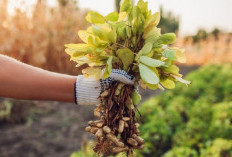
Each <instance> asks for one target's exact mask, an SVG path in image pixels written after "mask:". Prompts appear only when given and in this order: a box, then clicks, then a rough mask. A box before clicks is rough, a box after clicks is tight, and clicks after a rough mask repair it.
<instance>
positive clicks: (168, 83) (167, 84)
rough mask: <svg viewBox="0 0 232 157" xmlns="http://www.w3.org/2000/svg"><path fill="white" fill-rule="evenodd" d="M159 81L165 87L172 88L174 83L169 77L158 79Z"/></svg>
mask: <svg viewBox="0 0 232 157" xmlns="http://www.w3.org/2000/svg"><path fill="white" fill-rule="evenodd" d="M160 83H161V84H162V85H163V86H164V87H165V88H167V89H173V88H175V83H174V81H172V80H170V79H164V80H160Z"/></svg>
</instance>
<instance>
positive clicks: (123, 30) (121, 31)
mask: <svg viewBox="0 0 232 157" xmlns="http://www.w3.org/2000/svg"><path fill="white" fill-rule="evenodd" d="M117 34H118V35H119V37H121V38H122V39H123V40H125V39H126V36H127V33H126V27H119V28H118V29H117Z"/></svg>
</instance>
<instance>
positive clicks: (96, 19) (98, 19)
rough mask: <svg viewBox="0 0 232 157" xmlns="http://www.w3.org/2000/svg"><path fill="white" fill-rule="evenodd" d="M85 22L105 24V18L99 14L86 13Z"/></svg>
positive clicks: (94, 12)
mask: <svg viewBox="0 0 232 157" xmlns="http://www.w3.org/2000/svg"><path fill="white" fill-rule="evenodd" d="M86 20H87V21H88V22H90V23H94V24H96V23H105V18H104V16H102V15H101V14H99V13H98V12H96V11H90V12H88V14H87V16H86Z"/></svg>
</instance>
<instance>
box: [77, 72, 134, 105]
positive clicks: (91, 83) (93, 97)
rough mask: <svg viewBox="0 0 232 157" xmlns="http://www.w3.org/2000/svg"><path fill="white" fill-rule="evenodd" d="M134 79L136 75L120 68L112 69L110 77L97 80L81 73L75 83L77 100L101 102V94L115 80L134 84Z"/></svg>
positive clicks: (78, 101) (89, 102)
mask: <svg viewBox="0 0 232 157" xmlns="http://www.w3.org/2000/svg"><path fill="white" fill-rule="evenodd" d="M134 80H135V79H134V76H132V75H129V74H127V73H126V72H125V71H123V70H119V69H112V72H111V75H110V77H108V78H107V79H105V80H103V79H100V80H95V79H94V78H86V77H84V76H83V75H79V76H78V77H77V80H76V83H75V102H76V104H80V105H96V104H100V102H101V101H100V98H99V96H100V94H101V93H102V92H103V91H104V90H105V89H107V88H109V87H110V85H111V84H112V82H113V81H120V82H122V83H125V84H130V85H133V84H134Z"/></svg>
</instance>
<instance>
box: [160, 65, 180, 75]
mask: <svg viewBox="0 0 232 157" xmlns="http://www.w3.org/2000/svg"><path fill="white" fill-rule="evenodd" d="M164 71H165V72H170V73H173V74H179V71H180V69H179V68H178V66H176V65H171V66H170V67H168V68H165V69H164Z"/></svg>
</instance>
